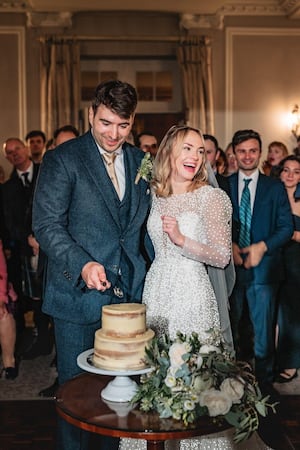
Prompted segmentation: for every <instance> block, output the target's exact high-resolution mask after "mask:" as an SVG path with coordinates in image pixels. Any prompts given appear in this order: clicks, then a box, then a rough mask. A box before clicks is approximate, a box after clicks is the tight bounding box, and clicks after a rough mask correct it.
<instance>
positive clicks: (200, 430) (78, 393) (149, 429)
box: [56, 373, 229, 450]
mask: <svg viewBox="0 0 300 450" xmlns="http://www.w3.org/2000/svg"><path fill="white" fill-rule="evenodd" d="M111 380H112V377H108V376H104V375H97V374H91V373H83V374H81V375H78V376H77V377H75V378H73V379H72V380H69V381H67V382H66V383H65V384H63V385H62V386H60V388H59V389H58V391H57V393H56V409H57V412H58V414H59V415H60V416H61V417H63V418H64V419H65V420H66V421H67V422H69V423H71V424H72V425H75V426H76V427H79V428H81V429H83V430H87V431H90V432H93V433H98V434H102V435H105V436H111V437H119V438H120V437H127V438H135V439H146V441H147V450H163V449H164V442H165V441H166V440H168V439H184V438H190V437H193V436H201V435H205V434H211V433H216V432H218V431H222V430H224V429H227V428H229V426H228V424H227V423H224V424H222V425H216V424H215V423H213V420H212V419H210V418H209V417H201V418H200V419H199V420H198V421H197V422H196V423H194V424H189V425H188V426H187V427H185V426H184V424H183V423H182V422H180V421H177V420H173V419H160V418H159V416H158V414H157V413H154V412H150V413H145V412H142V411H140V410H138V409H132V410H131V411H129V412H128V414H127V415H126V414H125V415H124V416H120V415H118V414H117V413H116V412H115V411H113V410H112V409H111V408H110V407H109V406H108V402H105V401H103V400H102V398H101V396H100V393H101V391H102V389H103V388H104V387H105V386H106V385H107V383H108V382H109V381H111ZM127 406H128V404H121V405H120V407H121V408H123V409H124V408H125V409H126V407H127Z"/></svg>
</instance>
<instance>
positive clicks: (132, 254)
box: [33, 132, 150, 324]
mask: <svg viewBox="0 0 300 450" xmlns="http://www.w3.org/2000/svg"><path fill="white" fill-rule="evenodd" d="M123 151H124V164H125V176H126V189H128V187H129V188H130V192H131V201H130V205H131V208H130V212H129V220H128V223H127V225H126V227H125V229H124V227H123V229H122V227H121V222H120V218H119V208H118V206H117V205H116V201H118V200H116V194H115V192H114V190H113V187H112V183H111V180H110V179H109V177H108V175H107V171H106V169H105V166H104V163H103V160H102V158H101V156H100V153H99V150H98V148H97V146H96V143H95V141H94V139H93V137H92V135H91V133H90V132H88V133H86V134H84V135H83V136H80V137H78V138H76V139H75V140H72V141H68V142H66V143H64V144H62V145H60V146H59V147H57V148H56V149H54V150H50V151H48V152H46V154H45V156H44V159H43V163H42V165H41V170H40V174H39V179H38V182H37V187H36V191H35V196H34V204H33V229H34V232H35V236H36V238H37V240H38V242H39V244H40V247H41V248H42V249H43V251H44V252H45V253H46V255H47V258H48V263H47V270H46V283H45V292H44V305H43V310H44V312H46V313H47V314H50V315H52V316H54V317H57V318H60V319H64V320H68V321H72V322H74V323H81V324H88V323H95V322H96V321H98V320H99V319H100V316H101V307H102V305H104V304H107V303H110V301H111V296H112V294H111V291H107V292H106V293H100V292H98V291H96V290H94V289H93V290H90V289H85V288H84V283H83V281H82V280H81V276H80V274H81V270H82V268H83V266H84V265H85V264H86V263H87V262H89V261H97V262H99V263H101V264H103V265H104V267H105V270H106V272H107V277H108V279H109V281H110V282H111V283H112V286H115V285H116V284H117V282H118V281H117V278H118V274H119V268H120V262H121V257H122V254H123V257H124V255H125V258H127V261H129V263H128V264H129V265H130V266H131V268H132V280H130V285H131V292H130V294H131V297H132V299H134V300H136V301H141V298H142V288H143V283H144V277H145V272H146V264H145V259H144V258H143V256H142V254H141V229H142V226H143V224H144V222H145V219H146V216H147V214H148V209H149V202H150V190H149V186H148V184H147V183H146V182H145V181H144V180H140V181H139V183H138V184H134V180H135V177H136V174H137V170H138V168H139V166H140V163H141V160H142V158H143V156H144V153H143V152H142V151H141V150H139V149H137V148H135V147H132V146H131V145H129V144H124V145H123Z"/></svg>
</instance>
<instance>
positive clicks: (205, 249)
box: [120, 185, 268, 450]
mask: <svg viewBox="0 0 300 450" xmlns="http://www.w3.org/2000/svg"><path fill="white" fill-rule="evenodd" d="M231 212H232V209H231V203H230V200H229V198H228V197H227V195H226V194H225V193H224V192H223V191H222V190H221V189H218V188H213V187H212V186H208V185H205V186H202V187H200V188H198V189H197V190H195V191H193V192H187V193H184V194H176V195H171V196H170V197H167V198H158V197H156V196H153V203H152V208H151V213H150V216H149V219H148V231H149V234H150V237H151V240H152V242H153V245H154V249H155V260H154V262H153V263H152V266H151V268H150V270H149V272H148V274H147V277H146V282H145V287H144V293H143V302H144V303H146V305H147V326H148V327H150V328H152V329H153V330H154V331H155V332H156V335H158V336H159V335H162V334H165V333H168V334H169V335H170V337H171V338H172V339H174V338H175V337H176V333H177V331H181V332H183V333H186V334H190V333H192V332H193V331H196V332H197V333H198V334H199V338H200V339H201V340H206V339H208V338H209V334H208V333H207V331H208V330H209V329H210V328H215V329H218V328H220V321H219V312H218V305H217V301H216V297H215V294H214V290H213V287H212V285H211V283H210V280H209V277H208V274H207V269H206V264H207V265H211V266H214V267H224V266H225V265H226V264H227V262H228V261H229V257H230V250H231V225H230V224H231ZM162 215H169V216H173V217H176V219H177V221H178V225H179V229H180V231H181V233H182V234H183V235H184V236H185V237H186V238H185V244H184V247H183V248H180V247H177V246H176V245H174V244H173V243H172V242H171V240H170V239H169V237H168V236H167V234H166V233H163V231H162V222H161V216H162ZM267 448H268V447H267V446H266V445H265V444H264V443H263V442H262V441H261V440H260V438H259V437H258V435H257V434H254V435H253V436H252V438H251V439H250V440H248V441H246V442H243V443H241V444H238V445H236V444H234V442H233V430H231V429H230V430H229V431H226V432H224V431H223V432H221V433H216V434H213V435H209V436H201V437H197V438H193V439H184V440H181V441H168V442H166V444H165V449H166V450H196V449H197V450H225V449H226V450H227V449H228V450H229V449H230V450H232V449H236V450H252V449H255V450H263V449H267ZM120 450H146V441H143V440H138V439H122V440H121V442H120Z"/></svg>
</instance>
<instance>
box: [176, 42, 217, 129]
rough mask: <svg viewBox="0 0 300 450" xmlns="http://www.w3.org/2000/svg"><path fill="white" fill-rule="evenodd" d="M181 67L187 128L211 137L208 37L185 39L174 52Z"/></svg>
mask: <svg viewBox="0 0 300 450" xmlns="http://www.w3.org/2000/svg"><path fill="white" fill-rule="evenodd" d="M177 57H178V62H179V64H180V67H181V74H182V85H183V94H184V101H185V108H186V109H185V111H186V115H185V119H186V123H187V124H188V125H189V126H192V127H195V128H200V129H201V131H202V132H203V133H209V134H214V101H213V89H212V66H211V59H212V55H211V42H210V39H209V38H208V37H202V36H188V37H186V38H183V39H182V40H181V42H180V45H179V47H178V52H177Z"/></svg>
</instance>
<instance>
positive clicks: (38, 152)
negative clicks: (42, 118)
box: [25, 130, 46, 164]
mask: <svg viewBox="0 0 300 450" xmlns="http://www.w3.org/2000/svg"><path fill="white" fill-rule="evenodd" d="M25 142H26V145H27V146H28V147H29V150H30V157H31V159H32V161H33V162H34V163H35V164H40V163H41V162H42V159H43V156H44V153H45V151H46V135H45V133H44V132H43V131H41V130H32V131H29V133H27V135H26V137H25Z"/></svg>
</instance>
